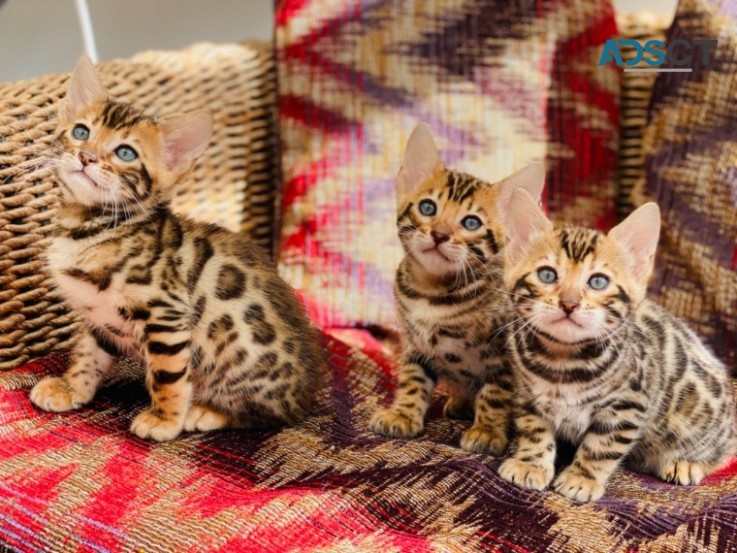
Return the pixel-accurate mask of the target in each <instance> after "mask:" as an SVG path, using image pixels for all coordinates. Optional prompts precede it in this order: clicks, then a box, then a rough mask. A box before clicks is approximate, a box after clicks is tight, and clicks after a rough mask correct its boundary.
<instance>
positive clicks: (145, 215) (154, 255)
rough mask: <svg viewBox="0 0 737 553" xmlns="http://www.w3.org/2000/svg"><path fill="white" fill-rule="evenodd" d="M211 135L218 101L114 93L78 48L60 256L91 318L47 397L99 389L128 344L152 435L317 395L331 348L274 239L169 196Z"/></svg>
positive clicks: (242, 419)
mask: <svg viewBox="0 0 737 553" xmlns="http://www.w3.org/2000/svg"><path fill="white" fill-rule="evenodd" d="M210 136H211V119H210V115H209V114H207V113H205V112H195V113H190V114H186V115H182V116H179V117H176V118H173V119H168V120H164V121H159V120H158V119H156V118H153V117H148V116H146V115H144V114H143V113H141V112H140V111H138V110H137V109H135V108H134V107H132V106H130V105H127V104H121V103H117V102H114V101H112V100H109V99H108V97H107V93H106V92H105V89H104V88H103V87H102V84H101V83H100V81H99V80H98V77H97V75H96V73H95V69H94V67H93V66H92V63H91V62H90V61H89V59H87V58H86V57H83V58H82V59H81V60H80V61H79V62H78V64H77V66H76V68H75V70H74V74H73V75H72V78H71V81H70V83H69V89H68V92H67V95H66V98H65V99H64V102H63V104H62V106H61V109H60V110H59V135H58V137H59V142H60V146H61V147H62V148H63V151H64V153H63V154H62V155H61V157H60V159H59V160H58V162H57V169H58V170H57V172H58V176H59V178H60V186H61V192H62V202H61V205H60V207H59V210H58V213H57V223H58V231H57V235H56V236H55V237H54V239H53V242H52V244H51V246H50V248H49V251H48V262H49V268H50V271H51V274H52V276H53V278H54V280H55V282H56V284H57V286H58V287H59V289H60V290H61V292H62V294H63V295H64V297H65V298H66V300H67V302H68V304H69V305H70V306H72V307H73V308H74V309H75V310H77V311H78V312H79V313H81V314H82V315H83V316H84V318H85V319H86V323H87V327H86V329H85V330H84V332H83V334H82V336H80V338H79V341H78V342H77V345H76V348H75V351H74V357H73V362H72V365H71V367H70V368H69V370H68V371H67V372H66V373H65V374H64V375H63V376H62V377H60V378H46V379H44V380H42V381H41V382H39V383H38V384H37V385H36V386H35V387H34V388H33V390H32V391H31V401H33V403H34V404H36V405H37V406H39V407H40V408H42V409H45V410H48V411H57V412H58V411H67V410H70V409H77V408H79V407H80V406H82V405H84V404H86V403H88V402H89V401H90V400H92V398H93V396H94V394H95V392H96V390H97V388H98V386H99V385H100V382H101V380H102V378H103V376H104V375H105V373H106V372H107V371H108V369H110V367H111V366H112V364H113V361H114V357H115V356H117V355H118V354H127V355H133V356H136V357H139V358H141V359H142V360H143V361H144V362H145V366H146V384H147V386H148V389H149V392H150V395H151V400H152V404H151V407H150V408H149V409H146V410H145V411H143V412H142V413H140V414H139V415H138V416H137V417H136V418H135V420H134V421H133V424H132V426H131V430H132V431H133V432H134V433H135V434H136V435H138V436H140V437H141V438H150V439H153V440H158V441H163V440H170V439H172V438H174V437H176V436H177V435H178V434H179V433H180V432H181V431H182V429H184V430H187V431H194V430H199V431H207V430H214V429H217V428H222V427H225V426H237V427H259V426H263V425H266V426H272V425H279V424H284V423H294V422H296V421H298V420H299V419H301V418H302V417H304V416H305V414H306V413H307V412H308V410H309V409H310V406H311V404H312V401H313V396H314V392H315V388H316V385H317V380H318V373H319V371H320V369H321V367H322V365H323V355H322V350H321V348H320V346H319V343H318V340H317V336H316V332H315V331H314V330H313V329H312V328H311V327H310V324H309V322H308V320H307V318H306V317H305V315H304V312H303V310H302V307H301V306H300V304H299V302H298V301H297V300H296V298H295V297H294V296H293V294H292V291H291V290H290V289H289V287H288V286H287V285H286V284H285V283H284V282H283V281H282V280H281V279H280V278H279V276H278V275H277V272H276V269H275V268H274V266H273V264H272V263H271V261H270V259H269V258H268V255H267V254H266V252H264V251H262V250H261V249H260V248H259V247H258V246H255V245H252V244H249V242H248V238H247V237H245V236H240V235H238V234H235V233H232V232H229V231H227V230H225V229H223V228H220V227H217V226H215V225H208V224H200V223H195V222H194V221H191V220H188V219H186V218H184V217H180V216H177V215H175V214H173V213H172V212H171V211H170V209H169V203H168V197H169V196H170V195H171V194H172V193H173V189H174V187H175V186H176V183H177V182H178V181H179V179H180V178H181V177H182V176H183V175H184V174H185V173H186V172H187V171H188V170H189V169H190V168H191V166H192V165H193V163H194V159H195V158H196V157H197V156H198V155H200V154H201V153H202V152H203V151H204V150H205V147H206V146H207V143H208V142H209V140H210Z"/></svg>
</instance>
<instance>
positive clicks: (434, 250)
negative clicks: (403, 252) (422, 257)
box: [422, 246, 452, 263]
mask: <svg viewBox="0 0 737 553" xmlns="http://www.w3.org/2000/svg"><path fill="white" fill-rule="evenodd" d="M422 253H424V254H433V253H435V254H437V255H439V256H440V257H442V258H443V259H445V261H447V262H448V263H452V261H451V260H450V259H449V258H448V257H447V256H446V255H445V254H444V253H443V252H441V251H440V248H438V247H437V246H434V247H432V248H427V249H424V250H422Z"/></svg>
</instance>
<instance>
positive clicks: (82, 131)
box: [72, 125, 90, 140]
mask: <svg viewBox="0 0 737 553" xmlns="http://www.w3.org/2000/svg"><path fill="white" fill-rule="evenodd" d="M72 136H73V137H74V138H76V139H77V140H87V139H88V138H89V137H90V130H89V129H88V128H87V127H85V126H84V125H75V126H74V128H73V129H72Z"/></svg>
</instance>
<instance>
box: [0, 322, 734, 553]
mask: <svg viewBox="0 0 737 553" xmlns="http://www.w3.org/2000/svg"><path fill="white" fill-rule="evenodd" d="M350 332H352V333H355V334H354V336H353V337H352V338H353V339H352V340H351V341H352V342H357V343H362V344H363V347H362V349H361V350H359V349H357V348H353V347H350V346H348V345H346V343H345V342H342V341H340V340H338V339H336V338H334V337H330V336H327V337H326V338H325V340H324V344H325V348H326V350H327V352H328V355H329V358H330V371H329V373H328V374H326V375H325V379H324V387H323V388H322V391H321V393H320V396H319V402H318V407H317V410H316V412H315V414H314V415H313V416H312V417H310V418H309V419H307V420H306V421H304V422H303V423H301V424H299V425H298V426H296V427H293V428H286V429H283V430H280V431H271V432H261V433H256V432H246V431H235V430H233V431H221V432H214V433H210V434H190V435H184V436H182V437H181V438H180V439H177V440H174V441H172V442H168V443H163V444H157V443H151V442H147V441H143V440H140V439H138V438H136V437H135V436H133V435H132V434H131V433H130V432H129V431H128V427H129V425H130V423H131V420H132V418H133V417H134V416H135V414H136V413H137V412H138V411H139V410H140V409H141V408H143V407H144V406H145V405H146V397H147V396H146V392H145V389H144V387H143V382H142V379H141V377H140V374H139V372H138V370H137V369H136V368H135V367H134V366H132V365H131V364H128V363H122V364H120V365H119V370H118V371H117V372H116V374H115V375H114V376H113V377H112V378H111V379H110V380H109V381H108V383H107V384H106V385H105V386H104V387H103V389H102V390H101V391H100V392H99V394H98V396H97V398H96V399H95V400H94V401H93V402H92V403H91V404H90V405H89V406H87V407H85V408H83V409H80V410H79V411H75V412H71V413H65V414H54V413H45V412H41V411H39V410H37V409H36V408H34V407H33V406H32V405H31V403H30V402H29V400H28V392H29V389H30V388H31V387H32V386H33V385H34V383H35V382H37V381H38V380H39V379H40V378H42V377H43V376H46V375H49V374H59V373H60V372H62V371H63V369H64V367H65V365H66V362H67V360H68V356H67V355H63V354H62V355H57V356H51V357H48V358H45V359H41V360H39V361H37V362H34V363H29V364H28V365H25V366H24V367H21V368H19V369H17V370H15V371H12V372H8V373H2V374H0V544H6V545H7V546H9V547H10V548H11V550H17V551H22V552H30V551H53V552H55V553H62V552H72V551H74V552H93V551H94V552H117V551H160V552H169V551H171V552H177V553H181V552H185V551H193V552H194V551H234V552H235V551H238V552H247V551H253V552H261V551H293V550H296V551H314V550H319V551H397V552H403V551H406V552H408V553H409V552H412V553H416V552H421V551H428V552H429V551H438V550H440V551H463V552H473V551H498V552H515V553H524V552H533V551H540V552H542V551H545V552H548V553H551V552H574V551H581V552H586V553H590V552H592V551H638V552H639V553H645V552H650V551H653V552H654V551H679V552H681V551H714V552H721V551H732V550H735V549H737V531H736V529H735V513H737V461H736V462H733V463H732V464H730V465H729V466H728V467H726V468H725V469H724V470H722V471H721V472H719V473H717V474H715V475H712V476H710V477H709V478H707V480H706V481H705V482H703V483H702V484H701V485H699V486H692V487H677V486H674V485H671V484H666V483H664V482H661V481H659V480H657V479H655V478H653V477H650V476H645V475H640V474H636V473H634V472H630V471H626V470H625V471H621V472H619V473H618V474H617V475H616V476H615V477H614V478H613V480H612V482H611V484H610V487H609V490H608V493H607V495H606V496H605V497H604V499H602V500H601V501H599V502H597V503H593V504H589V505H576V504H573V503H571V502H570V501H569V500H567V499H565V498H563V497H561V496H559V495H556V494H555V493H553V492H551V491H544V492H532V491H525V490H521V489H519V488H517V487H515V486H514V485H512V484H509V483H508V482H505V481H503V480H502V479H501V478H499V476H498V475H497V474H496V468H497V466H498V463H499V461H498V460H497V459H494V458H492V457H489V456H485V455H476V454H472V453H468V452H466V451H463V450H462V449H460V448H459V447H458V439H459V437H460V434H461V432H462V431H463V429H464V428H465V427H466V426H467V425H468V424H469V423H465V422H460V421H451V420H448V419H444V418H442V416H441V405H442V398H438V401H436V402H435V403H434V404H433V407H432V408H431V410H430V413H429V415H428V424H427V431H426V433H425V435H423V436H422V437H420V438H417V439H414V440H389V439H385V438H382V437H379V436H376V435H374V434H373V433H371V431H370V430H369V429H368V428H367V421H368V418H369V416H370V415H371V414H372V412H373V411H374V409H376V407H377V406H378V405H379V404H384V403H385V402H387V401H389V400H390V398H391V394H392V386H393V384H392V382H393V379H392V378H391V376H390V374H389V373H390V371H391V369H390V367H391V364H392V363H391V361H390V359H389V358H387V357H386V355H385V354H384V353H383V351H382V350H381V348H380V347H379V346H378V344H377V343H376V342H375V341H374V340H373V339H372V338H371V337H370V336H369V335H367V334H365V333H361V331H350ZM342 335H343V336H345V335H346V334H345V332H342Z"/></svg>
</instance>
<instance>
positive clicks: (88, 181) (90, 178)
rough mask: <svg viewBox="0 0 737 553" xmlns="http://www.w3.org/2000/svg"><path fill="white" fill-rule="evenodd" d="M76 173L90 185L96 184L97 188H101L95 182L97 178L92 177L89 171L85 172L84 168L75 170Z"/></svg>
mask: <svg viewBox="0 0 737 553" xmlns="http://www.w3.org/2000/svg"><path fill="white" fill-rule="evenodd" d="M75 174H76V175H77V176H78V177H80V178H81V179H82V180H83V181H85V182H86V183H87V184H89V185H90V186H94V187H95V188H99V187H100V185H99V184H97V183H96V182H95V180H94V179H93V178H92V177H90V176H89V175H88V174H87V173H85V172H84V169H82V170H81V171H75Z"/></svg>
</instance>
